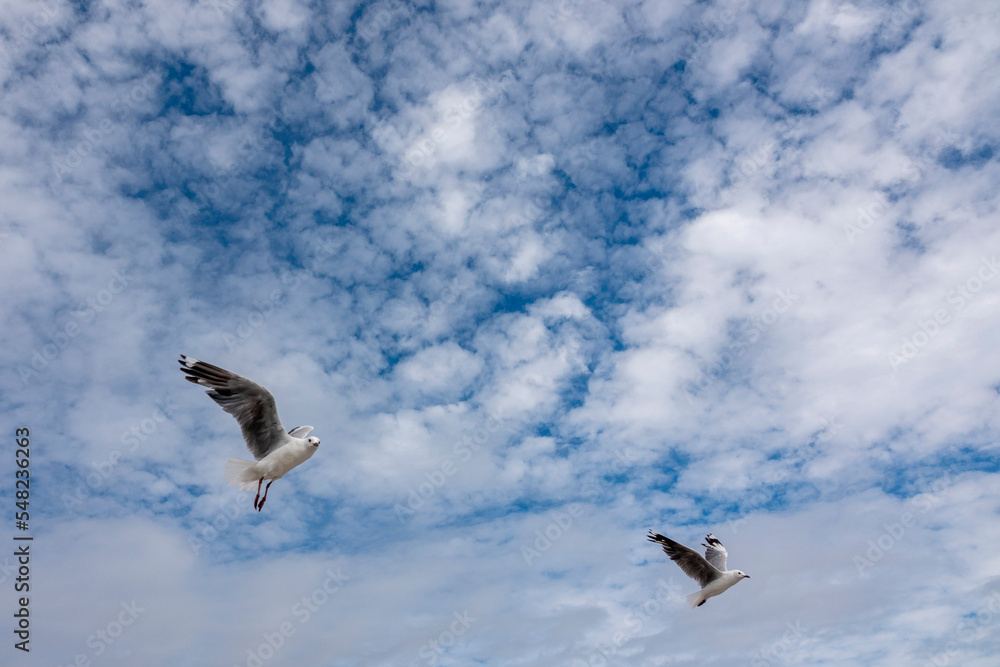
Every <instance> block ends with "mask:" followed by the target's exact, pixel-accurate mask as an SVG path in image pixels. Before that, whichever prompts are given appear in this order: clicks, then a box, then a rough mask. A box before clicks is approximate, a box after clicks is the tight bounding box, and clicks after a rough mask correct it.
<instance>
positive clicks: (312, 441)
mask: <svg viewBox="0 0 1000 667" xmlns="http://www.w3.org/2000/svg"><path fill="white" fill-rule="evenodd" d="M306 442H308V443H309V444H310V445H312V446H313V447H319V438H316V437H311V438H306Z"/></svg>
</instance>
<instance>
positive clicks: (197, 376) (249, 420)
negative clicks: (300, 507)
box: [180, 354, 285, 461]
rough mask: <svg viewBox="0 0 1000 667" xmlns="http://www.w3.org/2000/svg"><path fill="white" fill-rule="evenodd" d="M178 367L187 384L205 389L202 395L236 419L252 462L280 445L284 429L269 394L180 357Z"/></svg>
mask: <svg viewBox="0 0 1000 667" xmlns="http://www.w3.org/2000/svg"><path fill="white" fill-rule="evenodd" d="M180 364H181V371H183V372H184V373H186V376H185V379H186V380H187V381H188V382H194V383H195V384H198V385H201V386H202V387H208V388H209V390H208V391H206V392H205V393H206V394H208V395H209V397H211V399H212V400H213V401H215V402H216V403H218V404H219V405H221V406H222V409H223V410H225V411H226V412H228V413H229V414H231V415H232V416H234V417H236V421H238V422H239V423H240V430H242V431H243V439H244V440H246V443H247V449H249V450H250V453H251V454H253V455H254V458H256V459H257V460H258V461H259V460H261V459H262V458H264V457H265V456H267V455H268V453H270V452H271V451H273V450H274V449H277V448H278V447H279V446H280V445H281V442H282V441H283V440H284V439H285V429H284V427H283V426H282V425H281V420H280V419H278V409H277V407H275V405H274V396H272V395H271V392H269V391H268V390H267V389H264V387H262V386H260V385H259V384H257V383H256V382H253V381H252V380H248V379H246V378H245V377H241V376H239V375H236V374H235V373H230V372H229V371H227V370H225V369H222V368H219V367H218V366H213V365H212V364H206V363H205V362H204V361H198V360H197V359H194V358H192V357H185V356H184V355H183V354H182V355H181V358H180Z"/></svg>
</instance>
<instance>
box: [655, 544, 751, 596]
mask: <svg viewBox="0 0 1000 667" xmlns="http://www.w3.org/2000/svg"><path fill="white" fill-rule="evenodd" d="M647 537H648V539H649V541H650V542H656V543H657V544H660V545H662V546H663V550H664V551H665V552H666V554H667V555H668V556H670V560H672V561H674V562H675V563H677V564H678V565H679V566H680V568H681V570H683V571H684V574H686V575H687V576H689V577H691V578H692V579H694V580H695V581H697V582H698V583H699V584H700V585H701V590H700V591H698V592H697V593H692V594H691V595H689V596H687V601H688V604H690V605H691V606H692V607H700V606H701V605H703V604H705V601H706V600H708V598H710V597H714V596H716V595H721V594H723V593H725V592H726V591H727V590H729V589H730V588H732V587H733V586H735V585H736V584H738V583H740V582H741V581H743V580H744V579H749V578H750V575H749V574H746V573H745V572H743V570H727V569H726V557H727V556H728V555H729V554H728V552H727V551H726V547H724V546H722V542H720V541H719V539H718V538H717V537H716V536H715V535H712V534H711V533H709V534H708V535H707V536H705V542H707V544H705V543H702V545H701V546H703V547H705V557H704V558H702V557H701V554H700V553H698V552H697V551H695V550H694V549H692V548H691V547H686V546H684V545H683V544H680V543H679V542H674V541H673V540H672V539H670V538H669V537H664V536H663V535H660V534H659V533H654V532H653V531H652V530H650V531H649V535H647Z"/></svg>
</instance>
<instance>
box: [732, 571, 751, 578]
mask: <svg viewBox="0 0 1000 667" xmlns="http://www.w3.org/2000/svg"><path fill="white" fill-rule="evenodd" d="M734 574H738V575H740V578H742V579H749V578H750V575H749V574H747V573H746V572H744V571H743V570H736V572H735V573H734Z"/></svg>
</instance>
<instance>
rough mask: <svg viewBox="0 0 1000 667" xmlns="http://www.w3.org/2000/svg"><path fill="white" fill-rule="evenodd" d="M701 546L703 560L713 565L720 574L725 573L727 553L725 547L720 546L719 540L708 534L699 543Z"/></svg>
mask: <svg viewBox="0 0 1000 667" xmlns="http://www.w3.org/2000/svg"><path fill="white" fill-rule="evenodd" d="M701 546H703V547H705V560H707V561H708V562H709V563H711V564H712V565H714V566H715V568H716V569H717V570H719V571H720V572H725V571H726V558H728V557H729V552H728V551H726V547H724V546H722V542H720V541H719V538H717V537H716V536H715V535H713V534H712V533H709V534H708V535H706V536H705V541H704V542H702V543H701Z"/></svg>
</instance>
